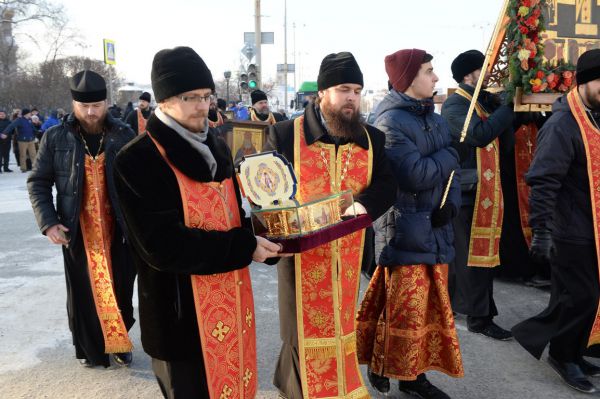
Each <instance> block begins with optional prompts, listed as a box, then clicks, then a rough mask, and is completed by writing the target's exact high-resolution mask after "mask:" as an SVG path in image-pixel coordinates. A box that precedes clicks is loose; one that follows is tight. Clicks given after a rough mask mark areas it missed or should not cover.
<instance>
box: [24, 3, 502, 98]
mask: <svg viewBox="0 0 600 399" xmlns="http://www.w3.org/2000/svg"><path fill="white" fill-rule="evenodd" d="M60 1H61V2H62V3H63V4H64V6H65V9H66V11H67V15H68V16H69V19H70V21H71V23H72V26H73V27H76V28H77V29H78V30H79V31H80V33H81V35H82V36H83V37H84V38H85V41H86V43H87V44H88V46H87V48H73V49H70V50H69V51H68V52H69V53H71V54H77V55H86V56H89V57H92V58H98V59H101V58H102V39H103V38H108V39H112V40H114V41H115V42H116V56H117V69H118V72H119V74H120V75H121V76H123V77H125V78H126V80H128V81H133V82H135V83H137V84H144V83H149V82H150V69H151V64H152V58H153V56H154V54H155V53H156V52H157V51H158V50H160V49H163V48H169V47H174V46H177V45H188V46H191V47H193V48H194V49H195V50H196V51H197V52H198V53H199V54H200V55H201V56H202V58H203V59H204V60H205V61H206V63H207V64H208V66H209V68H210V69H211V71H212V73H213V76H215V78H222V76H223V72H224V71H225V70H228V69H229V70H232V71H234V73H235V71H236V70H237V68H238V66H239V63H240V50H241V48H242V46H243V32H244V31H254V1H253V0H229V1H214V0H213V1H205V0H200V1H198V0H196V1H192V0H168V1H164V0H163V1H156V0H147V1H144V2H130V1H123V0H121V1H115V0H105V1H102V2H91V1H81V0H60ZM502 3H503V1H501V0H483V1H482V0H453V1H447V0H418V1H413V0H411V1H408V0H368V1H358V0H347V1H341V0H328V1H326V0H287V9H288V62H289V63H292V62H293V61H294V57H295V59H296V65H297V76H296V80H297V85H298V86H299V85H300V83H301V81H303V80H316V76H317V73H318V68H319V64H320V62H321V60H322V58H323V57H324V56H325V55H327V54H329V53H331V52H338V51H351V52H352V53H353V54H354V55H355V57H356V58H357V60H358V63H359V65H360V66H361V69H362V70H363V74H364V76H365V87H366V88H372V89H379V88H384V87H385V85H386V81H387V77H386V75H385V70H384V64H383V59H384V57H385V55H387V54H390V53H392V52H394V51H396V50H399V49H402V48H412V47H417V48H422V49H425V50H427V51H428V52H430V53H431V54H433V55H434V57H435V58H434V67H435V69H436V72H437V73H438V75H439V76H440V79H441V81H440V86H441V87H447V86H454V82H453V81H452V78H451V74H450V63H451V62H452V59H453V58H454V57H455V56H456V55H457V54H458V53H460V52H462V51H465V50H469V49H471V48H477V49H480V50H481V51H484V50H485V46H487V42H488V41H489V38H490V36H491V34H492V31H493V28H494V24H495V22H496V19H497V18H498V13H499V11H500V7H501V6H502ZM261 9H262V10H261V11H262V12H261V14H262V15H263V17H262V30H263V31H272V32H275V44H274V45H264V46H262V53H263V60H262V61H263V62H262V64H263V68H262V70H263V79H264V77H267V78H269V77H272V78H274V77H275V72H276V64H277V63H283V53H284V34H283V32H284V29H283V23H284V22H283V20H284V18H283V17H284V0H262V1H261ZM293 23H295V24H296V29H295V30H294V29H293V28H292V26H293ZM294 36H295V40H294ZM294 44H295V46H294ZM294 47H295V48H294ZM294 50H295V51H294ZM29 53H32V52H31V51H29ZM33 53H35V52H33ZM34 55H35V54H34ZM30 58H32V59H34V58H35V57H34V56H32V57H30ZM289 82H290V84H292V83H293V74H290V75H289Z"/></svg>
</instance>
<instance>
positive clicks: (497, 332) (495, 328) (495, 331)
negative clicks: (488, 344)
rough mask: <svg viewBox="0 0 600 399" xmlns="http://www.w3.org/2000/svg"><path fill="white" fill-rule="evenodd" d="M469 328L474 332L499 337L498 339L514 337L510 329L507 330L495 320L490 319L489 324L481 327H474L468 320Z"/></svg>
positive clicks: (503, 339)
mask: <svg viewBox="0 0 600 399" xmlns="http://www.w3.org/2000/svg"><path fill="white" fill-rule="evenodd" d="M467 329H468V330H469V331H471V332H473V333H476V334H481V335H485V336H486V337H489V338H492V339H497V340H498V341H508V340H510V339H512V337H513V336H512V333H511V332H510V331H508V330H505V329H504V328H502V327H500V326H499V325H497V324H496V323H494V322H493V321H490V322H489V323H488V324H487V325H484V326H481V327H479V326H477V327H472V326H470V325H469V323H468V322H467Z"/></svg>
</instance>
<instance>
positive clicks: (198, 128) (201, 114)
mask: <svg viewBox="0 0 600 399" xmlns="http://www.w3.org/2000/svg"><path fill="white" fill-rule="evenodd" d="M207 118H208V112H207V111H198V113H197V115H196V118H194V119H193V121H194V123H195V125H194V126H192V125H190V124H187V123H185V124H184V123H182V122H178V123H179V124H180V125H181V126H183V127H184V128H186V129H187V130H189V131H190V132H192V133H202V132H203V131H205V130H206V127H207V126H206V123H207V122H206V119H207Z"/></svg>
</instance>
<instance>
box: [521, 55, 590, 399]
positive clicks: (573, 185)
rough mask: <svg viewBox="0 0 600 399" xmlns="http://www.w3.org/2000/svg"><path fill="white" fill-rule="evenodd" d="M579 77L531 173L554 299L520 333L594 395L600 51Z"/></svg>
mask: <svg viewBox="0 0 600 399" xmlns="http://www.w3.org/2000/svg"><path fill="white" fill-rule="evenodd" d="M576 79H577V86H576V87H574V88H573V89H572V90H571V91H570V92H569V93H568V94H567V95H565V96H563V97H561V98H559V99H558V100H556V102H555V103H554V105H553V106H552V116H551V117H550V119H548V121H546V123H545V124H544V126H542V128H541V130H540V132H539V136H538V137H539V138H538V144H537V149H536V151H535V155H534V158H533V163H532V164H531V167H530V168H529V171H528V172H527V175H526V179H527V184H528V185H529V186H530V187H531V193H530V196H529V205H530V218H529V222H530V225H531V228H532V229H533V240H532V242H531V249H530V253H531V257H532V258H533V259H534V260H538V261H541V262H548V261H549V262H550V266H551V287H552V288H551V292H550V301H549V303H548V307H547V308H546V309H545V310H544V311H543V312H542V313H540V314H539V315H537V316H535V317H532V318H530V319H528V320H525V321H524V322H522V323H520V324H517V325H516V326H514V327H513V329H512V331H513V334H514V335H515V338H516V340H517V341H518V342H519V343H520V344H521V345H522V346H523V347H524V348H525V349H527V351H528V352H529V353H531V354H532V355H533V356H535V357H536V358H538V359H539V358H540V357H541V356H542V353H543V352H544V349H545V347H546V346H547V345H548V343H550V349H549V351H548V363H549V364H550V366H551V367H552V368H553V369H554V370H555V371H556V372H557V373H558V374H559V375H560V377H561V378H562V379H563V381H564V382H565V383H566V384H567V385H568V386H570V387H571V388H574V389H576V390H578V391H581V392H585V393H594V392H598V388H597V387H596V386H594V385H593V384H592V383H591V382H590V381H589V379H588V378H587V377H589V376H592V377H598V376H600V367H598V366H595V365H593V364H591V363H589V362H587V361H586V360H584V358H583V356H584V355H589V356H594V357H598V356H599V355H600V353H599V351H598V344H600V316H599V313H598V298H599V297H600V287H599V284H598V257H599V255H600V252H599V248H600V246H599V244H600V243H599V242H598V239H599V237H600V222H599V220H598V217H599V216H600V205H599V204H600V198H599V194H600V193H599V191H598V189H599V188H600V166H599V165H598V160H600V139H599V138H600V128H599V124H600V49H595V50H590V51H587V52H585V53H583V54H582V55H581V57H579V60H578V62H577V74H576Z"/></svg>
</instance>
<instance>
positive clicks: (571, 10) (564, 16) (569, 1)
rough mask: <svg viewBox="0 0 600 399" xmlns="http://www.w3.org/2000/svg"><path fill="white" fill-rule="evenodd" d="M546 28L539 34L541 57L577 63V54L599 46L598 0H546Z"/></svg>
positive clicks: (599, 14)
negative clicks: (541, 48)
mask: <svg viewBox="0 0 600 399" xmlns="http://www.w3.org/2000/svg"><path fill="white" fill-rule="evenodd" d="M544 16H545V20H546V31H545V32H543V33H542V34H541V38H542V40H543V44H544V58H545V59H546V60H549V61H550V62H551V63H554V64H556V63H558V62H560V61H567V62H569V63H571V64H573V65H575V64H577V60H578V59H579V56H580V55H581V54H583V53H584V52H586V51H587V50H591V49H594V48H598V47H600V37H598V25H599V24H600V1H598V0H546V7H545V9H544Z"/></svg>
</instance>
